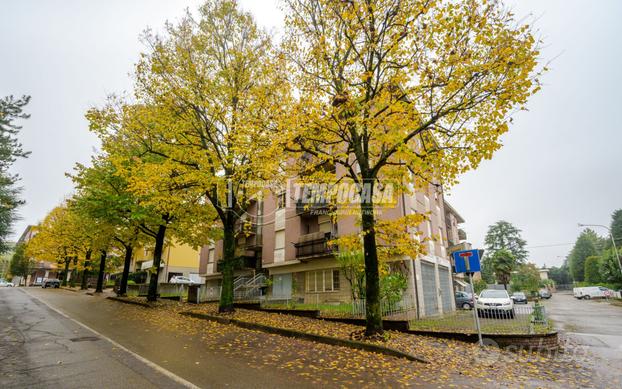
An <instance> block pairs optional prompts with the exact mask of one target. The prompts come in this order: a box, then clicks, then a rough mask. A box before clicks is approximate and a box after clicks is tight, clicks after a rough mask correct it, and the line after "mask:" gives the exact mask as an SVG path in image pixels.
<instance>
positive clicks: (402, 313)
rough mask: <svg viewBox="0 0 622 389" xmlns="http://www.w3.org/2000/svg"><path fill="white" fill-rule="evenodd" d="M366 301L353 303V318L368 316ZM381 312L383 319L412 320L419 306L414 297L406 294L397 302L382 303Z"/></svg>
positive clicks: (361, 300) (359, 300) (384, 301)
mask: <svg viewBox="0 0 622 389" xmlns="http://www.w3.org/2000/svg"><path fill="white" fill-rule="evenodd" d="M365 304H366V301H365V299H358V300H354V301H352V316H354V317H365V315H366V312H367V311H366V305H365ZM380 311H381V312H382V317H383V318H385V319H393V320H412V319H414V318H415V317H416V314H417V304H416V303H415V300H414V299H413V298H412V296H410V295H408V294H405V295H404V296H402V298H401V299H400V300H397V301H387V300H381V301H380Z"/></svg>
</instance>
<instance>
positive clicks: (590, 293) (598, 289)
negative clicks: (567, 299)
mask: <svg viewBox="0 0 622 389" xmlns="http://www.w3.org/2000/svg"><path fill="white" fill-rule="evenodd" d="M572 293H573V294H574V297H575V298H578V299H579V300H582V299H585V300H589V299H592V298H604V297H610V296H611V295H612V292H611V290H609V289H607V288H605V287H602V286H586V287H583V288H574V289H572Z"/></svg>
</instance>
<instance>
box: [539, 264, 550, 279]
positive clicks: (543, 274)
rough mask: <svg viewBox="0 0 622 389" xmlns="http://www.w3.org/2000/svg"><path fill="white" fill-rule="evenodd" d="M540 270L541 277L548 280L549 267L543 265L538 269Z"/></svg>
mask: <svg viewBox="0 0 622 389" xmlns="http://www.w3.org/2000/svg"><path fill="white" fill-rule="evenodd" d="M538 271H539V272H540V279H541V280H548V279H549V269H547V268H546V265H544V266H542V268H541V269H538Z"/></svg>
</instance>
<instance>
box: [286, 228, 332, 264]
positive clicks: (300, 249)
mask: <svg viewBox="0 0 622 389" xmlns="http://www.w3.org/2000/svg"><path fill="white" fill-rule="evenodd" d="M333 238H334V236H333V234H332V233H330V232H316V233H313V234H308V235H302V236H301V237H300V238H299V239H298V243H295V244H294V246H295V247H296V258H298V259H304V258H312V257H319V256H324V255H328V254H330V253H332V252H333V250H334V247H333V246H332V245H329V244H328V242H329V241H330V240H331V239H333Z"/></svg>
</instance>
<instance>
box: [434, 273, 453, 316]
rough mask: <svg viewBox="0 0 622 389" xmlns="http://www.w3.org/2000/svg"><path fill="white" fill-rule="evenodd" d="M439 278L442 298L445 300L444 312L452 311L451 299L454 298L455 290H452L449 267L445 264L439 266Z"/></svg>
mask: <svg viewBox="0 0 622 389" xmlns="http://www.w3.org/2000/svg"><path fill="white" fill-rule="evenodd" d="M438 278H439V280H440V282H439V283H440V285H441V299H442V301H443V313H446V312H451V299H452V298H453V291H452V290H451V284H450V283H449V280H450V278H449V269H448V268H446V267H445V266H439V267H438Z"/></svg>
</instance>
